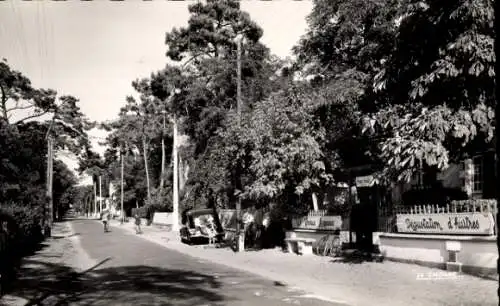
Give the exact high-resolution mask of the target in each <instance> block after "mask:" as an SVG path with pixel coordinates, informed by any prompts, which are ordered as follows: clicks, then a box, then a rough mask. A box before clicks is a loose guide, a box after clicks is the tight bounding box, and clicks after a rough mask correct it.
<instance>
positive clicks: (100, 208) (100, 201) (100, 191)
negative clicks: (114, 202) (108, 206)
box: [99, 175, 102, 213]
mask: <svg viewBox="0 0 500 306" xmlns="http://www.w3.org/2000/svg"><path fill="white" fill-rule="evenodd" d="M99 213H102V180H101V176H100V175H99Z"/></svg>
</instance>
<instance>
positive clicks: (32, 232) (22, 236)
mask: <svg viewBox="0 0 500 306" xmlns="http://www.w3.org/2000/svg"><path fill="white" fill-rule="evenodd" d="M0 215H1V216H2V217H0V218H3V219H4V221H7V224H8V228H9V233H10V235H11V238H13V239H14V240H15V243H16V246H17V247H19V248H20V249H21V250H27V251H29V250H32V249H33V247H35V246H36V245H37V244H38V243H40V242H41V241H42V240H43V233H42V226H41V225H42V220H43V209H42V208H40V207H28V206H24V205H18V204H16V203H9V204H1V205H0Z"/></svg>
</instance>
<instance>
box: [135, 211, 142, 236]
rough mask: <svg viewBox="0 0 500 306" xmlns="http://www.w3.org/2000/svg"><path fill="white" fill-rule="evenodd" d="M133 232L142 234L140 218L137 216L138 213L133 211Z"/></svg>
mask: <svg viewBox="0 0 500 306" xmlns="http://www.w3.org/2000/svg"><path fill="white" fill-rule="evenodd" d="M134 218H135V233H136V234H142V231H141V218H139V214H138V213H135V216H134Z"/></svg>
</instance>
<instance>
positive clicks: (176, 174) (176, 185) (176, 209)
mask: <svg viewBox="0 0 500 306" xmlns="http://www.w3.org/2000/svg"><path fill="white" fill-rule="evenodd" d="M172 121H173V122H172V123H173V130H174V131H173V133H174V141H173V142H174V143H173V162H174V182H173V189H174V190H173V197H174V199H173V211H174V213H173V216H172V223H173V224H172V230H173V231H174V232H177V231H178V230H179V165H178V163H179V161H178V160H179V158H178V142H179V140H178V139H177V120H176V118H175V116H174V118H173V120H172Z"/></svg>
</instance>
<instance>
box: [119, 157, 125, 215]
mask: <svg viewBox="0 0 500 306" xmlns="http://www.w3.org/2000/svg"><path fill="white" fill-rule="evenodd" d="M120 160H121V184H120V185H121V186H120V189H121V193H120V214H121V220H120V223H121V224H123V222H124V220H123V219H124V218H125V212H124V211H123V151H120Z"/></svg>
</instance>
